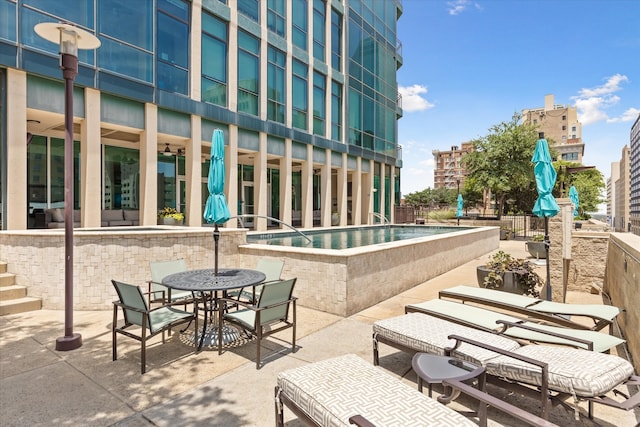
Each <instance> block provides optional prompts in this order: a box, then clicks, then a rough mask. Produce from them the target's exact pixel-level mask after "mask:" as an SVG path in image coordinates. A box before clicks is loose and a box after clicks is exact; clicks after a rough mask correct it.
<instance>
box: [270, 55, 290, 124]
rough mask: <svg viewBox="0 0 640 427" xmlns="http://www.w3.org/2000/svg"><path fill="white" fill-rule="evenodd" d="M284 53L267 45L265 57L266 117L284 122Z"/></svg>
mask: <svg viewBox="0 0 640 427" xmlns="http://www.w3.org/2000/svg"><path fill="white" fill-rule="evenodd" d="M285 64H286V55H285V53H284V52H282V51H281V50H279V49H276V48H275V47H273V46H269V50H268V57H267V119H268V120H273V121H274V122H278V123H284V118H285V95H286V92H285V76H286V69H285V66H286V65H285Z"/></svg>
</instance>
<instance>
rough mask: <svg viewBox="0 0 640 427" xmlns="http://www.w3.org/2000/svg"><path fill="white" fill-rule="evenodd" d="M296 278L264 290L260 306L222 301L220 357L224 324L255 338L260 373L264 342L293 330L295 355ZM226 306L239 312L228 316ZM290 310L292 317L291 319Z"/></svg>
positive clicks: (219, 336)
mask: <svg viewBox="0 0 640 427" xmlns="http://www.w3.org/2000/svg"><path fill="white" fill-rule="evenodd" d="M296 280H297V279H296V278H294V279H289V280H282V281H276V282H272V283H268V284H266V285H264V286H263V288H262V292H261V293H260V297H259V298H258V302H257V303H256V304H255V305H254V304H250V303H247V302H243V301H238V300H235V299H232V298H221V299H220V300H219V303H220V310H218V316H219V317H218V328H219V329H218V354H222V336H223V333H222V328H223V325H224V322H228V323H231V324H234V325H236V326H238V327H240V328H242V329H243V330H244V331H246V332H247V333H248V334H250V335H252V336H255V337H256V340H257V342H256V369H260V346H261V342H262V339H263V338H265V337H267V336H269V335H272V334H275V333H276V332H280V331H282V330H284V329H288V328H293V339H292V342H291V345H292V349H293V350H292V351H293V352H295V351H296V299H297V298H296V297H294V296H292V293H293V288H294V286H295V284H296ZM227 304H233V305H235V304H237V305H238V310H236V311H232V312H229V311H228V310H227V309H226V307H227ZM289 306H291V308H292V310H291V316H289Z"/></svg>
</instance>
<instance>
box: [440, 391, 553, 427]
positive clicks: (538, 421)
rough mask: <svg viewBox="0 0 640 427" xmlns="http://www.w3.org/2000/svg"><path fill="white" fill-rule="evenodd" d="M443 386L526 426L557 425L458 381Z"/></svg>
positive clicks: (543, 426) (548, 426) (546, 426)
mask: <svg viewBox="0 0 640 427" xmlns="http://www.w3.org/2000/svg"><path fill="white" fill-rule="evenodd" d="M443 384H444V385H447V386H449V387H452V388H453V389H455V390H459V391H461V392H462V393H464V394H466V395H468V396H470V397H472V398H474V399H477V400H479V401H480V402H482V403H485V404H487V405H489V406H492V407H494V408H496V409H498V410H499V411H501V412H504V413H505V414H508V415H510V416H512V417H514V418H517V419H518V420H520V421H523V422H525V423H527V424H528V425H532V426H542V427H553V426H556V427H557V424H554V423H552V422H549V421H547V420H545V419H543V418H540V417H538V416H536V415H534V414H532V413H530V412H527V411H524V410H523V409H520V408H518V407H516V406H513V405H511V404H510V403H507V402H505V401H503V400H500V399H498V398H497V397H494V396H491V395H490V394H488V393H485V392H483V391H480V390H478V389H476V388H474V387H471V386H470V385H468V384H465V383H463V382H461V381H460V380H459V379H455V380H444V381H443ZM481 425H482V420H481Z"/></svg>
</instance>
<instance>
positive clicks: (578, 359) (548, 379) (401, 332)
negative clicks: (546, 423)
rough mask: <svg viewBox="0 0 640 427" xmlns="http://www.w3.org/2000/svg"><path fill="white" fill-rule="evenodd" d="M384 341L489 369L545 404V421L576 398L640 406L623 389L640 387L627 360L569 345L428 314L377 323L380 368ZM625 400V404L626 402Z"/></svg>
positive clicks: (501, 382) (495, 378)
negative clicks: (554, 408) (524, 339)
mask: <svg viewBox="0 0 640 427" xmlns="http://www.w3.org/2000/svg"><path fill="white" fill-rule="evenodd" d="M381 343H384V344H387V345H390V346H392V347H394V348H397V349H399V350H402V351H405V352H409V353H414V352H426V353H431V354H437V355H446V356H451V357H456V358H459V359H462V360H466V361H468V362H471V363H473V364H476V365H479V366H483V367H485V368H486V373H487V382H491V383H494V384H496V385H498V386H500V387H502V388H505V389H509V390H513V391H516V392H519V393H521V394H524V395H529V396H532V397H535V398H537V399H539V400H540V405H541V417H542V418H545V419H546V418H547V417H548V415H549V410H550V407H551V404H552V403H554V404H563V405H566V406H568V403H566V402H565V400H567V399H573V402H574V405H573V410H574V411H576V415H578V410H579V408H578V406H577V403H578V402H579V401H587V402H588V405H589V406H588V416H589V418H592V417H593V405H594V404H595V403H598V404H603V405H607V406H611V407H614V408H618V409H623V410H631V409H633V408H635V407H637V406H639V405H640V393H636V394H635V395H633V396H627V395H626V394H625V393H624V392H622V391H620V390H619V388H620V387H622V386H629V385H640V376H638V375H635V374H634V371H633V366H632V365H631V363H629V362H628V361H627V360H625V359H623V358H621V357H618V356H615V355H611V354H604V353H598V352H595V351H587V350H584V349H577V348H571V347H565V346H556V345H543V344H527V345H521V344H520V343H519V342H518V341H516V340H514V339H511V338H509V337H506V336H504V335H496V334H494V333H491V332H488V331H483V330H479V329H475V328H471V327H468V326H464V325H460V324H458V323H454V322H451V321H448V320H445V319H441V318H439V317H435V316H431V315H428V314H424V313H409V314H405V315H402V316H396V317H393V318H389V319H384V320H379V321H376V322H375V323H374V324H373V363H374V365H378V364H379V346H380V344H381ZM621 399H622V400H621Z"/></svg>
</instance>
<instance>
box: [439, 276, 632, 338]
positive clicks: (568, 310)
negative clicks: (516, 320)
mask: <svg viewBox="0 0 640 427" xmlns="http://www.w3.org/2000/svg"><path fill="white" fill-rule="evenodd" d="M439 296H440V298H447V299H455V300H459V301H462V302H463V303H464V302H473V303H477V304H482V305H487V306H489V307H491V308H500V309H505V310H509V311H512V312H514V313H520V314H525V315H527V316H528V317H534V318H537V319H540V320H545V321H551V322H554V323H557V324H559V325H561V326H568V327H572V328H575V329H592V330H594V331H599V330H601V329H603V328H605V327H606V326H609V329H610V332H611V329H612V326H613V323H615V321H616V317H617V316H618V314H620V312H621V310H620V309H619V308H618V307H615V306H612V305H605V304H567V303H561V302H555V301H545V300H542V299H538V298H532V297H528V296H525V295H517V294H512V293H509V292H503V291H499V290H495V289H486V288H477V287H473V286H464V285H460V286H454V287H452V288H449V289H445V290H442V291H440V293H439ZM571 316H576V317H586V318H589V319H591V320H592V321H593V326H592V327H591V328H589V327H587V326H584V325H582V324H580V323H577V322H574V321H572V320H570V319H569V318H570V317H571ZM567 317H569V318H567Z"/></svg>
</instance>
